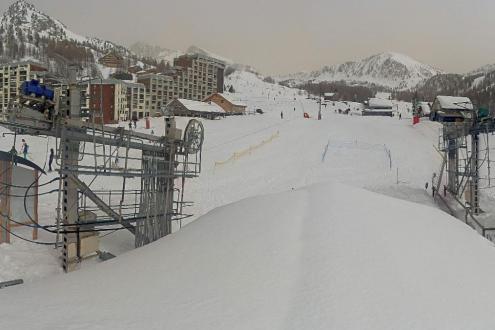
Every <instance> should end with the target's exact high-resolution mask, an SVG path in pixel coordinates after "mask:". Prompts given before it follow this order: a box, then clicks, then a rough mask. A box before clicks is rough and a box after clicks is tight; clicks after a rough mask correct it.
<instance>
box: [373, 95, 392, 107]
mask: <svg viewBox="0 0 495 330" xmlns="http://www.w3.org/2000/svg"><path fill="white" fill-rule="evenodd" d="M368 106H369V108H371V109H389V108H390V109H392V101H390V100H384V99H379V98H376V97H373V98H370V99H369V101H368Z"/></svg>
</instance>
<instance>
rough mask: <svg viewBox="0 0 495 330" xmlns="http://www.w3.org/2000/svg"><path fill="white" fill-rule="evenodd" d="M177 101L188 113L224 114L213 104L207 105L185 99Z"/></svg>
mask: <svg viewBox="0 0 495 330" xmlns="http://www.w3.org/2000/svg"><path fill="white" fill-rule="evenodd" d="M177 101H178V102H180V103H182V105H183V106H184V107H186V108H187V109H188V110H190V111H198V112H216V113H225V111H224V110H223V109H222V108H221V107H220V106H219V105H217V104H215V103H213V102H208V103H207V102H200V101H193V100H186V99H177Z"/></svg>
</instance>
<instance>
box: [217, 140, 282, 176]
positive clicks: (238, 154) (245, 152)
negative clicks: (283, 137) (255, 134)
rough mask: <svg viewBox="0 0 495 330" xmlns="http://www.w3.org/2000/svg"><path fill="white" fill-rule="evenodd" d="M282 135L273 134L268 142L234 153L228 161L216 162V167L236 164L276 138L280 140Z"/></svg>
mask: <svg viewBox="0 0 495 330" xmlns="http://www.w3.org/2000/svg"><path fill="white" fill-rule="evenodd" d="M279 135H280V132H279V131H277V132H276V133H274V134H272V136H270V138H268V139H267V140H263V141H261V142H260V143H258V144H256V145H254V146H249V148H246V149H244V150H241V151H236V152H234V153H233V154H232V155H231V156H230V157H229V158H228V159H226V160H223V161H215V167H217V166H222V165H226V164H228V163H231V162H234V161H236V160H238V159H240V158H242V157H244V156H246V155H250V154H251V153H252V152H253V151H255V150H257V149H259V148H261V147H263V146H264V145H265V144H268V143H270V142H272V141H273V140H275V139H276V138H278V137H279Z"/></svg>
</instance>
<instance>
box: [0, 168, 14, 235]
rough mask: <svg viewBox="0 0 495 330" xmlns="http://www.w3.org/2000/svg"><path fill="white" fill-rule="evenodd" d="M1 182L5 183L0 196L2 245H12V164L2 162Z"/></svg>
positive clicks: (0, 169) (0, 170)
mask: <svg viewBox="0 0 495 330" xmlns="http://www.w3.org/2000/svg"><path fill="white" fill-rule="evenodd" d="M0 180H1V182H2V183H3V185H2V186H3V187H1V191H2V193H1V196H0V199H1V200H0V210H1V211H2V212H0V224H1V225H2V226H1V227H0V243H10V220H9V218H10V216H11V212H10V184H11V182H12V164H11V163H10V162H6V161H3V162H0Z"/></svg>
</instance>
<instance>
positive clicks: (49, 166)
mask: <svg viewBox="0 0 495 330" xmlns="http://www.w3.org/2000/svg"><path fill="white" fill-rule="evenodd" d="M53 158H55V151H53V148H51V149H50V156H49V157H48V172H51V171H53V169H52V163H53Z"/></svg>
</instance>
